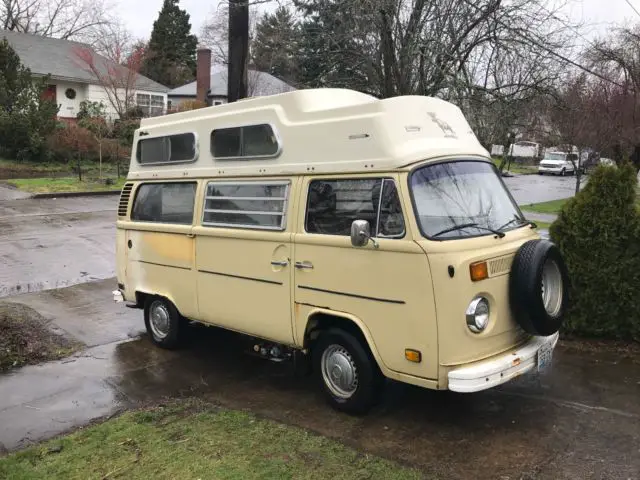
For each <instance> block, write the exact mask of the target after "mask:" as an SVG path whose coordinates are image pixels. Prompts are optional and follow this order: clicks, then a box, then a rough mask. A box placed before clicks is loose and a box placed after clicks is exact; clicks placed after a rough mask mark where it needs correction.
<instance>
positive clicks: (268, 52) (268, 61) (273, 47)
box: [251, 6, 300, 84]
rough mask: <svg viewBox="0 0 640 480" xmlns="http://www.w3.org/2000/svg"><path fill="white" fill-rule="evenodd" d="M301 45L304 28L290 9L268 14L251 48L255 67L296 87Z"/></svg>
mask: <svg viewBox="0 0 640 480" xmlns="http://www.w3.org/2000/svg"><path fill="white" fill-rule="evenodd" d="M299 44H300V28H299V25H298V23H297V22H296V21H295V20H294V18H293V15H292V14H291V11H290V10H289V9H288V8H286V7H283V6H281V7H279V8H278V9H277V10H276V11H275V12H274V13H272V14H269V13H267V14H265V15H264V16H263V17H262V18H261V19H260V21H259V22H258V24H257V25H256V35H255V39H254V40H253V44H252V46H251V48H252V51H253V52H252V53H253V63H254V66H255V68H256V69H257V70H260V71H262V72H267V73H270V74H271V75H273V76H275V77H278V78H280V79H281V80H284V81H285V82H287V83H290V84H296V83H297V81H298V49H299Z"/></svg>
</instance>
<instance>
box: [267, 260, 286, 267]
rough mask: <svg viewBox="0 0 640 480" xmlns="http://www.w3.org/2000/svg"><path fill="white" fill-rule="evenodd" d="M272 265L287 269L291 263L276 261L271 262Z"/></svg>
mask: <svg viewBox="0 0 640 480" xmlns="http://www.w3.org/2000/svg"><path fill="white" fill-rule="evenodd" d="M271 265H273V266H274V267H286V266H287V265H289V262H288V261H287V260H282V261H278V260H274V261H272V262H271Z"/></svg>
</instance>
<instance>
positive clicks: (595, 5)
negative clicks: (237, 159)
mask: <svg viewBox="0 0 640 480" xmlns="http://www.w3.org/2000/svg"><path fill="white" fill-rule="evenodd" d="M115 1H116V2H117V3H118V4H119V7H120V8H119V11H120V15H121V16H122V19H123V20H124V21H125V23H126V25H127V26H128V28H129V29H130V30H131V31H132V32H133V34H134V35H135V36H136V37H137V38H144V39H147V38H149V36H150V35H151V28H152V27H153V22H154V20H155V19H156V18H157V17H158V12H159V11H160V8H161V7H162V0H115ZM630 2H631V3H632V4H633V5H634V6H635V7H636V8H637V9H638V11H640V0H630ZM217 4H218V0H181V1H180V5H181V7H182V8H184V9H186V10H187V12H189V14H190V15H191V26H192V31H193V33H195V34H196V35H197V34H199V33H200V28H201V27H202V24H203V23H204V21H205V20H206V18H207V17H208V16H209V15H210V13H211V12H212V11H214V9H215V8H216V6H217ZM272 4H273V6H267V7H266V8H274V6H275V4H276V3H275V1H274V2H272ZM263 8H265V7H263ZM569 13H570V15H571V16H572V18H573V19H574V20H576V21H584V22H587V23H590V24H596V25H597V30H598V32H599V33H604V32H605V31H606V27H607V25H608V24H611V23H624V22H640V17H639V16H638V15H637V14H636V13H635V12H634V11H633V10H632V8H631V7H630V6H629V5H628V4H627V2H626V0H573V3H572V5H571V8H570V12H569Z"/></svg>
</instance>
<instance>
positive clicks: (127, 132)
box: [112, 119, 140, 147]
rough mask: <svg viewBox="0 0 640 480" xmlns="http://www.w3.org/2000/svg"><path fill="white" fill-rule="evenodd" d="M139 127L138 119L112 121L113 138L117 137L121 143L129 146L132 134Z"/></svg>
mask: <svg viewBox="0 0 640 480" xmlns="http://www.w3.org/2000/svg"><path fill="white" fill-rule="evenodd" d="M139 127H140V120H139V119H138V120H136V119H133V120H116V121H115V122H114V123H113V132H112V136H113V138H117V139H118V140H119V141H120V142H121V143H122V144H123V145H127V146H129V147H131V144H132V143H133V135H134V133H135V131H136V129H138V128H139Z"/></svg>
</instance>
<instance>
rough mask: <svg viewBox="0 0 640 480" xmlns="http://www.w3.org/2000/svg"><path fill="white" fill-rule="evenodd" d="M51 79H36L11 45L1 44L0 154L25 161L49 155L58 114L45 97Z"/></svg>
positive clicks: (2, 42)
mask: <svg viewBox="0 0 640 480" xmlns="http://www.w3.org/2000/svg"><path fill="white" fill-rule="evenodd" d="M48 80H49V79H48V78H47V77H44V78H40V79H36V78H34V77H32V75H31V71H30V70H29V69H28V68H26V67H25V66H24V65H22V62H21V61H20V57H19V56H18V54H17V53H16V52H15V50H13V48H11V45H9V42H8V41H7V40H6V39H3V40H2V41H0V154H2V155H7V156H10V157H13V158H17V159H20V160H22V159H37V158H40V157H41V156H42V155H43V154H44V153H45V151H46V143H45V141H46V137H47V136H48V135H49V134H50V133H51V132H52V131H53V130H54V128H55V126H56V115H57V113H58V107H57V105H56V104H55V102H54V101H53V100H51V99H46V98H44V92H45V90H46V88H47V82H48Z"/></svg>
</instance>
